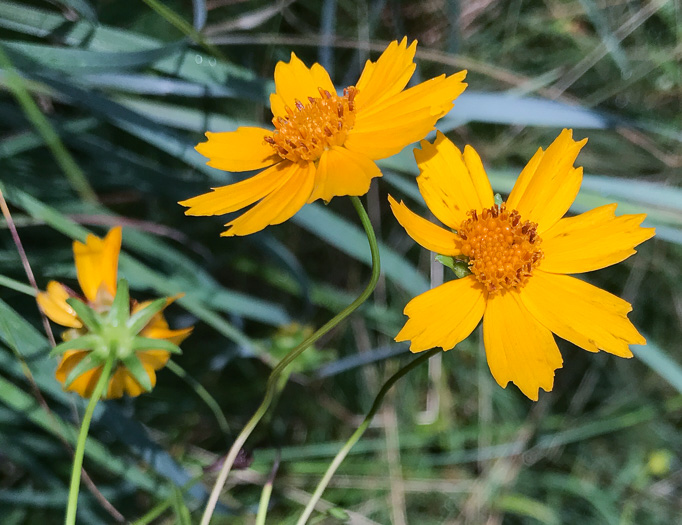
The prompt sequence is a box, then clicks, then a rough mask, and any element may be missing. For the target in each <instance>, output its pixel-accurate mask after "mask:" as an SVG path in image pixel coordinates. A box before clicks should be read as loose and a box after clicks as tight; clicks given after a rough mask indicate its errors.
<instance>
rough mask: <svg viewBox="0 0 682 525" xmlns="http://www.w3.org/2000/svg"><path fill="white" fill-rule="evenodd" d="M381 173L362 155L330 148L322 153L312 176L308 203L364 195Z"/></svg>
mask: <svg viewBox="0 0 682 525" xmlns="http://www.w3.org/2000/svg"><path fill="white" fill-rule="evenodd" d="M374 177H381V170H380V169H379V167H378V166H377V165H376V164H374V161H372V160H370V159H369V158H367V157H366V156H364V155H362V154H359V153H355V152H352V151H348V150H347V149H346V148H344V147H342V146H334V147H333V148H331V149H328V150H326V151H325V152H324V153H322V156H321V157H320V161H319V163H318V165H317V171H316V173H315V187H314V189H313V192H312V194H311V195H310V198H309V199H308V202H313V201H314V200H317V199H323V200H324V201H325V202H329V201H330V200H331V199H332V197H339V196H342V195H356V196H357V195H364V194H365V193H367V191H369V185H370V183H371V182H372V179H373V178H374Z"/></svg>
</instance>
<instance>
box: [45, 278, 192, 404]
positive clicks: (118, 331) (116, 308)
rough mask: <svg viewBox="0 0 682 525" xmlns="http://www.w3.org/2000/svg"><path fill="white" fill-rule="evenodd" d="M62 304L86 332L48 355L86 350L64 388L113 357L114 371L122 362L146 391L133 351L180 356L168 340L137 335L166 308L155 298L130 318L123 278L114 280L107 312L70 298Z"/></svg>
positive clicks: (147, 383) (148, 384)
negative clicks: (70, 310) (153, 351)
mask: <svg viewBox="0 0 682 525" xmlns="http://www.w3.org/2000/svg"><path fill="white" fill-rule="evenodd" d="M66 302H67V303H68V304H69V306H71V308H73V309H74V311H75V312H76V314H78V318H79V319H80V320H81V321H82V322H83V325H84V329H85V330H87V332H86V333H85V334H83V335H81V336H80V337H76V338H73V339H70V340H68V341H64V342H63V343H61V344H58V345H57V346H55V347H54V348H53V349H52V352H50V355H51V356H56V355H61V354H63V353H64V352H67V351H69V350H79V351H89V354H88V355H87V356H85V357H84V358H83V359H82V360H81V361H80V362H79V363H78V364H77V365H76V366H75V367H74V368H73V370H71V372H70V373H69V375H68V376H67V378H66V381H65V382H64V386H65V387H67V388H68V387H69V385H71V383H73V381H74V380H75V379H76V378H77V377H79V376H80V375H82V374H83V373H85V372H87V371H88V370H91V369H93V368H96V367H98V366H102V365H103V364H104V362H105V361H106V359H107V358H108V357H109V356H111V355H112V354H113V356H114V370H115V369H116V366H117V365H118V364H119V363H122V364H123V366H125V367H126V368H127V369H128V371H129V372H130V373H131V374H132V376H133V377H134V378H135V380H136V381H137V382H138V383H139V384H140V386H142V387H143V388H144V389H145V390H146V391H147V392H149V391H151V389H152V384H151V380H150V379H149V374H148V373H147V372H146V371H145V369H144V367H143V366H142V362H141V361H140V359H139V358H138V356H137V352H138V351H144V350H164V351H166V352H169V353H172V354H180V353H182V351H181V350H180V347H178V346H177V345H176V344H174V343H171V342H170V341H167V340H165V339H153V338H149V337H142V336H138V335H137V334H139V333H140V332H141V331H142V330H143V329H144V327H145V326H147V324H148V323H149V322H150V321H151V320H152V318H153V317H154V316H155V315H156V314H158V313H159V312H160V311H161V310H162V309H163V308H164V307H165V306H166V299H164V298H162V299H156V300H155V301H152V302H151V303H149V304H148V305H147V306H145V307H144V308H142V309H140V310H138V311H136V312H135V313H133V314H132V315H131V312H130V295H129V293H128V281H126V280H125V279H120V280H119V281H118V285H117V291H116V297H115V298H114V301H113V303H112V305H111V308H110V309H109V310H108V311H105V312H97V311H95V310H94V309H93V308H91V307H90V306H88V305H87V304H85V303H84V302H83V301H81V300H80V299H76V298H74V297H71V298H69V299H67V300H66Z"/></svg>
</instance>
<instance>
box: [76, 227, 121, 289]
mask: <svg viewBox="0 0 682 525" xmlns="http://www.w3.org/2000/svg"><path fill="white" fill-rule="evenodd" d="M120 251H121V227H120V226H116V227H115V228H112V229H111V230H109V233H108V234H107V236H106V237H105V238H104V239H100V238H99V237H96V236H94V235H92V234H88V236H87V238H86V239H85V244H84V243H82V242H79V241H74V242H73V256H74V260H75V262H76V272H77V274H78V283H79V284H80V287H81V290H83V294H84V295H85V297H86V298H87V299H88V301H90V302H94V301H95V300H96V299H97V292H98V291H99V289H100V286H103V288H104V290H106V291H107V292H108V293H109V294H111V296H115V295H116V276H117V274H118V255H119V252H120Z"/></svg>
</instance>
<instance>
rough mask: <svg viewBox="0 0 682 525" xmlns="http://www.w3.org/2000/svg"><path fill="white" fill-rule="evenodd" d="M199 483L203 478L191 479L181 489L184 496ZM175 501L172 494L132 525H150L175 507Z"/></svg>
mask: <svg viewBox="0 0 682 525" xmlns="http://www.w3.org/2000/svg"><path fill="white" fill-rule="evenodd" d="M199 481H201V476H197V477H195V478H192V479H190V480H189V481H188V482H187V483H185V484H184V485H183V486H182V487H181V488H180V491H181V492H182V493H183V494H184V493H185V492H187V491H188V490H189V489H191V488H192V487H193V486H194V485H195V484H197V483H198V482H199ZM174 500H175V494H171V495H170V496H169V497H167V498H166V499H165V500H163V501H161V502H160V503H158V504H156V505H155V506H154V507H152V508H151V509H150V510H149V511H148V512H147V513H146V514H145V515H144V516H142V517H141V518H138V519H136V520H135V521H133V523H132V525H149V524H150V523H151V522H152V521H154V520H155V519H156V518H158V517H159V516H161V514H163V513H164V512H165V511H166V510H168V509H169V508H171V507H172V506H173V502H174Z"/></svg>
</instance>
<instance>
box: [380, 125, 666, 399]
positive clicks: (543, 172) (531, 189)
mask: <svg viewBox="0 0 682 525" xmlns="http://www.w3.org/2000/svg"><path fill="white" fill-rule="evenodd" d="M585 142H587V139H585V140H582V141H580V142H576V141H574V140H573V138H572V132H571V131H570V130H566V129H565V130H563V131H562V132H561V134H560V135H559V137H558V138H557V139H556V140H554V142H553V143H552V144H551V145H550V146H549V148H547V151H543V150H542V148H540V149H538V151H537V152H536V153H535V155H534V156H533V158H531V160H530V161H529V162H528V164H527V165H526V167H525V168H524V169H523V171H522V172H521V175H520V176H519V178H518V180H517V181H516V184H515V186H514V189H513V190H512V192H511V194H510V195H509V198H508V199H507V201H506V202H504V203H501V204H496V203H495V198H494V196H493V192H492V189H491V187H490V182H489V181H488V177H487V176H486V173H485V171H484V169H483V164H482V163H481V159H480V157H479V156H478V154H477V153H476V152H475V151H474V149H473V148H471V147H469V146H467V147H466V148H465V149H464V152H461V151H460V150H459V149H458V148H457V147H456V146H455V145H454V144H452V142H450V141H449V140H448V139H447V138H446V137H445V136H444V135H443V134H442V133H440V132H439V133H438V136H437V138H436V140H435V142H434V143H433V144H431V143H429V142H427V141H422V142H421V150H418V149H415V151H414V155H415V159H416V160H417V164H418V165H419V170H420V172H421V174H420V175H419V177H418V178H417V182H418V184H419V190H420V192H421V194H422V196H423V197H424V200H425V201H426V204H427V205H428V207H429V209H430V210H431V211H432V212H433V214H434V215H435V216H436V217H437V218H438V219H439V220H440V221H441V222H442V223H443V224H445V225H446V226H448V227H449V228H450V229H451V230H446V229H444V228H441V227H440V226H436V225H435V224H433V223H431V222H429V221H427V220H425V219H423V218H421V217H420V216H418V215H416V214H414V213H413V212H411V211H410V210H409V209H408V208H407V207H406V206H405V204H403V203H402V202H401V203H400V204H398V203H397V202H396V201H395V199H393V198H392V197H390V196H389V200H390V203H391V208H392V210H393V213H394V215H395V216H396V218H397V219H398V222H400V224H401V225H402V226H403V227H404V228H405V230H406V231H407V233H408V234H409V235H410V237H412V238H413V239H414V240H415V241H417V242H418V243H419V244H421V245H422V246H423V247H424V248H426V249H428V250H431V251H434V252H437V253H439V254H442V255H444V256H450V257H453V258H454V259H455V260H459V261H463V262H464V264H466V265H468V270H469V272H467V273H469V274H468V275H466V276H465V277H463V278H461V279H456V280H453V281H449V282H447V283H445V284H442V285H440V286H438V287H436V288H434V289H432V290H429V291H428V292H425V293H423V294H421V295H419V296H417V297H415V298H414V299H412V300H411V301H410V302H409V303H408V305H407V306H406V307H405V311H404V313H405V315H407V316H408V317H409V320H408V321H407V323H406V324H405V326H404V327H403V329H402V330H401V331H400V333H398V335H397V336H396V340H397V341H408V340H409V341H411V346H410V349H411V350H412V351H413V352H420V351H422V350H427V349H429V348H433V347H442V348H443V350H449V349H451V348H453V347H454V346H455V345H456V344H457V343H459V342H460V341H462V340H463V339H465V338H466V337H467V336H468V335H469V334H470V333H471V332H472V331H473V329H474V328H476V326H477V325H478V323H479V321H480V320H481V318H483V340H484V345H485V351H486V356H487V360H488V365H489V367H490V371H491V372H492V374H493V377H494V378H495V380H496V381H497V382H498V383H499V384H500V386H502V387H506V386H507V384H508V383H509V381H512V382H513V383H514V384H515V385H516V386H518V387H519V388H520V389H521V391H522V392H523V393H524V394H525V395H526V396H528V397H529V398H531V399H533V400H537V399H538V390H539V388H542V389H543V390H546V391H550V390H551V389H552V385H553V382H554V371H555V370H556V369H558V368H561V365H562V363H563V361H562V358H561V354H560V353H559V348H558V347H557V345H556V342H555V340H554V337H553V336H552V333H554V334H556V335H558V336H559V337H561V338H563V339H566V340H568V341H570V342H572V343H573V344H575V345H577V346H579V347H581V348H584V349H585V350H588V351H590V352H598V351H599V350H604V351H606V352H609V353H611V354H614V355H617V356H620V357H632V352H631V351H630V349H629V347H628V345H631V344H644V343H645V341H644V338H643V337H642V336H641V335H640V334H639V332H637V330H636V329H635V327H634V326H633V325H632V324H631V323H630V321H629V320H628V318H627V313H628V312H630V311H631V310H632V307H631V306H630V304H629V303H627V302H626V301H624V300H622V299H620V298H618V297H616V296H614V295H611V294H610V293H608V292H606V291H604V290H601V289H599V288H597V287H595V286H592V285H590V284H587V283H586V282H584V281H581V280H579V279H576V278H574V277H570V276H569V275H566V274H572V273H583V272H589V271H592V270H597V269H600V268H604V267H606V266H610V265H612V264H615V263H617V262H620V261H622V260H624V259H626V258H628V257H629V256H630V255H632V254H633V253H635V250H634V247H635V246H637V245H638V244H640V243H642V242H644V241H645V240H647V239H649V238H651V237H653V235H654V229H653V228H641V227H640V226H639V225H640V224H641V223H642V221H643V220H644V218H645V215H644V214H639V215H622V216H620V217H616V216H615V213H614V212H615V210H616V206H617V205H616V204H608V205H605V206H601V207H599V208H596V209H594V210H591V211H588V212H586V213H583V214H580V215H578V216H575V217H566V218H562V217H563V216H564V214H565V213H566V212H567V211H568V209H569V207H570V206H571V204H572V203H573V200H574V199H575V197H576V195H577V194H578V190H579V189H580V184H581V182H582V168H574V167H573V163H574V162H575V159H576V157H577V156H578V153H579V152H580V149H581V148H582V147H583V145H584V144H585Z"/></svg>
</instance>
